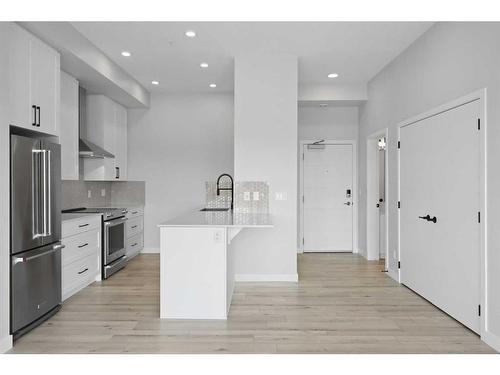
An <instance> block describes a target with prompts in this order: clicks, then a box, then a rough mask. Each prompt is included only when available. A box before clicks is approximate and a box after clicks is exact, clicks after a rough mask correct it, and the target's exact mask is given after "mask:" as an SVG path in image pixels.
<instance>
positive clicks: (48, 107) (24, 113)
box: [9, 23, 60, 136]
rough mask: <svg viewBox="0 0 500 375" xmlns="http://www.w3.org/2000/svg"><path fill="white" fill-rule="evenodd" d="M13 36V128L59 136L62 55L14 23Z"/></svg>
mask: <svg viewBox="0 0 500 375" xmlns="http://www.w3.org/2000/svg"><path fill="white" fill-rule="evenodd" d="M10 34H11V35H10V40H11V43H10V51H9V52H10V53H9V58H10V63H9V69H10V90H9V91H10V98H9V99H10V115H9V116H10V124H11V125H15V126H19V127H22V128H27V129H32V130H35V131H38V132H42V133H45V134H50V135H56V136H57V135H59V103H60V91H59V86H60V57H59V53H57V51H56V50H54V49H53V48H51V47H49V46H48V45H47V44H45V43H43V42H42V41H41V40H40V39H38V38H36V37H35V36H33V35H32V34H30V33H29V32H27V31H26V30H24V29H23V28H22V27H20V26H19V25H17V24H15V23H12V24H11V25H10Z"/></svg>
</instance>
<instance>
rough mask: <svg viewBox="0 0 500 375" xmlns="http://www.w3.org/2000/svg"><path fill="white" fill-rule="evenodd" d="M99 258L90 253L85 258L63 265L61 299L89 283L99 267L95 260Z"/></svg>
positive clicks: (93, 278)
mask: <svg viewBox="0 0 500 375" xmlns="http://www.w3.org/2000/svg"><path fill="white" fill-rule="evenodd" d="M98 261H99V258H98V257H97V256H96V255H94V254H91V255H89V256H87V257H85V258H82V259H79V260H77V261H75V262H73V263H71V264H68V265H66V266H63V271H62V297H63V300H64V299H66V298H68V297H70V296H72V295H73V294H75V293H76V292H78V291H79V290H81V289H83V288H85V287H86V286H87V285H89V284H91V283H92V282H93V281H94V280H95V277H96V276H97V273H98V271H99V267H98V265H97V262H98Z"/></svg>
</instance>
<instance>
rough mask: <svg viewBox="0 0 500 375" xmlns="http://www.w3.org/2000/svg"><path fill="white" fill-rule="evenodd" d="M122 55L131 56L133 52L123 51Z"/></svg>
mask: <svg viewBox="0 0 500 375" xmlns="http://www.w3.org/2000/svg"><path fill="white" fill-rule="evenodd" d="M122 56H125V57H130V56H132V54H131V53H130V52H129V51H122Z"/></svg>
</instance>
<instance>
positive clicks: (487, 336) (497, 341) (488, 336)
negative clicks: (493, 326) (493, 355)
mask: <svg viewBox="0 0 500 375" xmlns="http://www.w3.org/2000/svg"><path fill="white" fill-rule="evenodd" d="M481 340H482V341H484V342H485V343H486V344H488V345H489V346H491V347H492V348H493V349H495V350H496V351H497V352H499V353H500V337H498V336H497V335H494V334H493V333H491V332H488V331H486V332H483V334H482V335H481Z"/></svg>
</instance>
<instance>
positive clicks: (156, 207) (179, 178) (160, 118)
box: [128, 94, 233, 251]
mask: <svg viewBox="0 0 500 375" xmlns="http://www.w3.org/2000/svg"><path fill="white" fill-rule="evenodd" d="M128 131H129V133H128V177H129V179H130V180H143V181H145V182H146V205H145V216H144V246H145V251H158V249H159V247H160V245H159V230H158V228H157V227H156V226H157V225H158V224H159V223H160V222H162V221H165V220H167V219H170V218H172V217H175V216H177V215H179V214H182V213H184V212H185V211H188V210H192V209H195V208H197V207H199V206H203V205H204V202H205V181H215V179H216V178H217V176H218V175H220V174H221V173H224V172H227V173H231V174H232V173H233V97H232V95H221V94H200V95H195V94H192V95H189V94H186V95H153V96H152V98H151V107H150V109H148V110H141V109H132V110H129V111H128Z"/></svg>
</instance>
